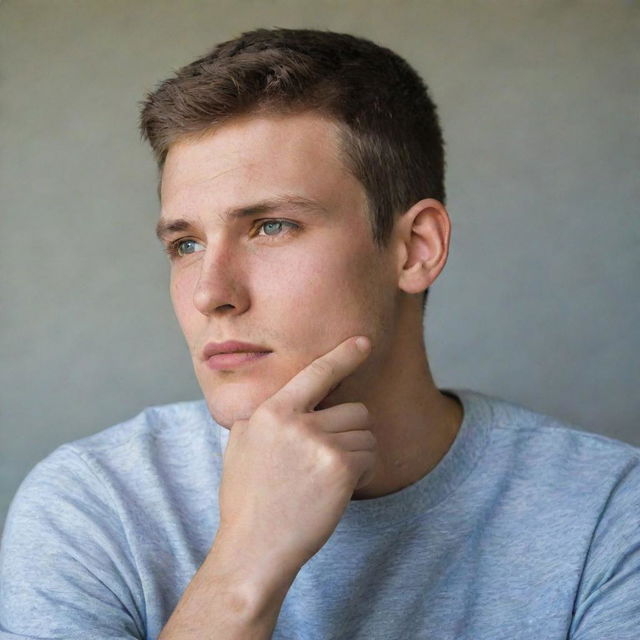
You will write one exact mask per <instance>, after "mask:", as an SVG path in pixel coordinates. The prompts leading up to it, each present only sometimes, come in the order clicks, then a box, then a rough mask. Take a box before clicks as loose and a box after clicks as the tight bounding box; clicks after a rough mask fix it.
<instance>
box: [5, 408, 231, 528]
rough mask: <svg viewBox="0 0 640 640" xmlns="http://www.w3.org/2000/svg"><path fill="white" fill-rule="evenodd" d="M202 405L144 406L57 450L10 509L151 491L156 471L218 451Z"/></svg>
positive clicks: (101, 501)
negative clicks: (197, 454)
mask: <svg viewBox="0 0 640 640" xmlns="http://www.w3.org/2000/svg"><path fill="white" fill-rule="evenodd" d="M219 429H221V427H218V425H216V423H215V421H214V420H213V419H212V417H211V415H210V414H209V412H208V409H207V406H206V403H205V401H204V400H199V401H191V402H178V403H173V404H167V405H158V406H152V407H147V408H146V409H144V410H143V411H141V412H140V413H139V414H138V415H136V416H134V417H133V418H130V419H128V420H125V421H123V422H121V423H119V424H116V425H114V426H112V427H109V428H107V429H104V430H102V431H100V432H98V433H95V434H93V435H90V436H87V437H84V438H81V439H78V440H74V441H71V442H68V443H65V444H62V445H61V446H59V447H57V448H56V449H55V450H54V451H52V452H51V453H50V454H49V455H48V456H46V457H45V458H44V459H43V460H41V461H40V462H38V463H37V464H36V465H35V466H34V467H33V468H32V469H31V471H30V472H29V474H28V475H27V476H26V478H25V479H24V480H23V482H22V483H21V485H20V487H19V489H18V492H17V493H16V496H15V497H14V501H13V503H12V510H13V511H14V515H15V511H27V512H32V511H33V510H36V511H37V510H38V509H41V508H43V507H45V506H46V503H47V502H49V501H51V500H57V499H60V498H61V497H62V496H64V498H65V499H66V500H70V501H76V502H82V503H85V504H87V503H91V504H94V505H96V504H103V506H104V507H105V508H107V507H108V505H109V504H110V503H113V502H114V501H115V502H120V500H119V499H117V498H116V496H117V494H118V493H119V492H121V491H122V490H124V489H125V487H126V488H127V490H128V491H129V492H131V490H133V489H139V490H144V489H149V488H150V487H152V486H153V482H154V477H155V476H156V475H157V474H156V473H155V472H154V470H162V469H163V468H165V467H166V465H167V463H168V462H167V461H170V460H176V459H182V460H188V459H189V458H190V452H191V451H199V450H201V451H204V450H205V449H207V447H206V446H204V445H203V443H205V444H207V445H208V449H209V450H212V449H215V448H216V444H217V442H218V437H219V436H218V430H219Z"/></svg>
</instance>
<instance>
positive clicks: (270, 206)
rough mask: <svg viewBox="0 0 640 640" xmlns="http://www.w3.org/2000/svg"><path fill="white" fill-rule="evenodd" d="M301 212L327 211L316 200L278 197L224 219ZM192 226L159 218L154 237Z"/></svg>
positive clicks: (229, 213) (161, 237)
mask: <svg viewBox="0 0 640 640" xmlns="http://www.w3.org/2000/svg"><path fill="white" fill-rule="evenodd" d="M283 209H284V210H287V209H290V210H303V211H306V212H309V213H316V214H317V213H319V214H327V213H328V212H327V210H326V209H325V208H324V207H323V206H322V205H321V204H320V203H319V202H317V201H316V200H311V199H309V198H303V197H302V196H289V195H284V196H278V197H277V198H271V199H269V200H261V201H260V202H256V203H254V204H250V205H247V206H244V207H233V208H231V209H227V210H226V211H225V212H224V217H225V218H227V219H229V220H240V219H242V218H248V217H251V216H256V215H261V214H263V213H270V212H273V211H282V210H283ZM192 227H193V224H192V223H191V222H189V221H188V220H185V219H184V218H176V219H173V220H167V219H163V218H160V220H158V224H157V225H156V236H157V238H158V240H160V241H162V240H164V239H165V238H166V237H167V236H169V235H171V234H172V233H177V232H181V231H187V230H189V229H191V228H192Z"/></svg>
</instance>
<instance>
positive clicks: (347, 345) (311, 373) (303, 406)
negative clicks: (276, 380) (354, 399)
mask: <svg viewBox="0 0 640 640" xmlns="http://www.w3.org/2000/svg"><path fill="white" fill-rule="evenodd" d="M370 348H371V341H370V340H369V339H368V338H367V337H365V336H356V337H351V338H347V339H346V340H344V341H343V342H341V343H340V344H339V345H338V346H337V347H334V348H333V349H332V350H331V351H328V352H327V353H325V354H324V355H322V356H320V357H318V358H316V359H315V360H314V361H313V362H311V363H310V364H308V365H307V366H306V367H305V368H304V369H302V371H300V372H298V373H297V374H296V375H295V376H293V378H291V380H289V382H287V384H285V385H284V386H283V387H282V388H281V389H280V390H279V391H277V392H276V393H275V394H274V395H273V396H272V399H273V400H276V401H284V402H285V403H287V404H288V405H289V406H290V407H291V409H292V410H293V411H296V412H300V413H306V412H308V411H311V410H312V409H313V407H315V406H316V405H317V404H318V403H319V402H320V401H321V400H322V399H323V398H325V397H326V396H327V394H328V393H329V392H330V391H331V389H332V388H333V387H334V386H337V384H338V383H339V382H340V381H341V380H342V379H344V378H346V377H347V376H348V375H349V374H350V373H353V372H354V371H355V370H356V369H357V368H358V367H359V366H360V365H361V364H362V363H363V362H364V361H365V360H366V358H367V356H368V355H369V351H370Z"/></svg>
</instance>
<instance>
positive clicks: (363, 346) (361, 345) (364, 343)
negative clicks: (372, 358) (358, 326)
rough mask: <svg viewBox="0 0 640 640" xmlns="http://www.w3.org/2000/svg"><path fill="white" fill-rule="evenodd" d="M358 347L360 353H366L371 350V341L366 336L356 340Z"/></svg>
mask: <svg viewBox="0 0 640 640" xmlns="http://www.w3.org/2000/svg"><path fill="white" fill-rule="evenodd" d="M356 346H357V347H358V349H360V351H366V350H367V349H368V348H369V340H368V339H367V338H365V337H364V336H360V337H359V338H356Z"/></svg>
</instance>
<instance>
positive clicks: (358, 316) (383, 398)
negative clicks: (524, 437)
mask: <svg viewBox="0 0 640 640" xmlns="http://www.w3.org/2000/svg"><path fill="white" fill-rule="evenodd" d="M284 197H296V198H305V199H307V200H309V201H314V202H316V203H317V204H318V209H319V210H321V211H318V212H311V211H308V210H304V209H301V208H293V207H291V206H286V207H281V208H280V209H277V210H272V211H269V212H266V213H264V212H263V213H259V214H256V215H254V216H251V217H243V218H240V219H230V218H229V217H228V216H227V212H228V211H229V210H230V209H234V208H238V207H248V206H251V205H255V204H256V203H257V202H262V201H265V200H273V199H275V198H284ZM161 200H162V214H161V219H162V221H163V222H170V221H175V220H176V219H183V220H185V221H187V222H188V223H189V225H190V228H189V229H188V230H184V231H180V232H172V233H171V234H170V235H168V236H167V237H166V238H165V242H166V243H172V242H176V241H179V240H181V239H182V240H185V239H186V240H193V242H191V243H187V244H185V243H184V242H183V244H182V247H183V250H187V251H189V252H190V253H186V254H185V255H182V256H174V257H173V259H172V266H171V298H172V302H173V305H174V309H175V313H176V317H177V319H178V321H179V323H180V326H181V328H182V331H183V333H184V335H185V338H186V341H187V344H188V346H189V349H190V352H191V356H192V359H193V364H194V370H195V373H196V376H197V378H198V381H199V383H200V386H201V387H202V390H203V393H204V396H205V398H206V400H207V404H208V407H209V410H210V412H211V414H212V416H213V417H214V418H215V419H216V421H217V422H218V423H219V424H221V425H222V426H224V427H226V428H229V429H233V425H234V423H236V422H237V421H242V420H249V419H250V417H251V416H252V415H253V414H254V412H255V411H256V409H257V408H258V407H259V406H260V405H261V404H262V403H264V402H265V401H266V400H267V399H269V398H270V397H272V396H273V395H274V394H275V393H276V392H277V391H278V390H280V389H281V388H282V387H283V386H284V385H285V384H286V383H287V382H288V381H289V380H291V379H292V378H293V377H294V376H295V375H296V374H297V373H299V372H300V371H301V370H302V369H303V368H304V367H306V366H307V365H309V364H310V363H311V362H312V361H313V360H315V359H316V358H318V357H319V356H321V355H323V354H326V353H328V352H329V351H331V350H332V349H334V348H335V347H336V346H337V345H338V344H340V343H342V342H343V341H344V340H346V339H347V338H349V337H350V336H357V335H364V336H367V337H368V338H369V340H370V341H371V353H370V355H369V357H368V358H367V360H366V361H365V362H364V363H362V365H361V366H359V367H358V369H357V370H355V371H354V372H353V373H352V374H351V375H348V376H347V377H345V378H344V379H343V380H342V382H341V383H340V386H339V387H338V388H337V389H336V390H335V391H333V392H332V393H330V394H329V395H328V396H327V397H326V398H325V399H324V400H323V401H321V402H320V404H319V405H318V406H317V408H318V409H325V408H328V407H332V406H336V405H339V404H341V403H347V402H360V403H363V404H364V405H365V406H366V407H367V409H368V410H369V417H370V428H371V430H372V431H373V433H374V434H375V436H376V439H377V442H378V452H379V453H378V457H377V461H376V465H375V469H374V473H373V474H372V479H371V482H369V484H368V485H367V486H365V487H361V488H359V489H358V490H357V491H356V492H355V493H354V494H353V497H354V498H355V499H358V498H370V497H376V496H379V495H385V494H387V493H390V492H392V491H396V490H398V489H400V488H402V487H404V486H406V485H408V484H410V483H412V482H415V481H416V480H417V479H418V478H420V477H422V476H423V475H424V474H425V473H427V472H428V471H429V470H430V469H432V468H433V467H434V466H435V464H437V462H438V461H439V460H440V459H441V458H442V456H443V455H444V453H446V451H447V450H448V448H449V446H450V445H451V443H452V441H453V439H454V438H455V435H456V433H457V430H458V428H459V425H460V422H461V419H462V410H461V408H460V406H459V404H458V402H457V401H456V400H454V399H452V398H450V397H448V396H445V395H443V394H441V393H440V392H439V390H438V389H437V388H436V387H435V385H434V383H433V379H432V377H431V373H430V370H429V366H428V362H427V356H426V352H425V348H424V342H423V337H422V335H423V326H422V314H421V294H422V292H423V291H424V289H426V288H427V287H428V286H430V284H431V283H432V282H433V281H434V280H435V279H436V277H437V276H438V274H439V273H440V272H441V270H442V268H443V267H444V264H445V263H446V259H447V255H448V247H449V237H450V222H449V217H448V215H447V212H446V210H445V209H444V207H443V206H442V204H441V203H439V202H437V201H435V200H430V199H426V200H422V201H420V202H418V203H416V204H415V205H414V206H412V207H411V208H410V209H409V210H407V211H406V212H404V213H403V214H402V215H401V216H400V217H399V218H398V220H397V222H396V225H395V228H394V233H393V236H392V239H391V242H390V244H389V246H388V248H386V249H384V250H379V249H378V248H377V247H376V246H375V245H374V243H373V239H372V235H371V227H370V221H369V218H368V213H367V208H366V198H365V193H364V189H363V187H362V185H361V184H360V183H359V181H358V180H356V179H355V178H354V177H353V176H352V175H351V174H350V173H349V172H348V171H347V170H346V169H345V165H344V163H343V162H342V159H341V157H340V153H339V145H338V133H337V129H336V127H335V126H334V125H333V123H331V122H330V121H328V120H326V119H324V118H322V117H320V116H318V115H316V114H312V113H304V114H299V115H295V116H291V115H288V116H286V117H276V116H257V115H253V116H247V117H243V118H236V119H233V120H231V121H229V122H228V123H226V124H225V125H223V126H222V127H219V128H217V129H215V130H214V131H213V132H210V133H208V134H206V135H202V136H199V137H194V138H190V139H182V140H180V141H178V142H177V143H175V144H174V145H173V146H172V147H171V149H170V150H169V154H168V156H167V160H166V164H165V167H164V172H163V179H162V185H161ZM268 219H271V220H272V223H271V225H267V226H266V227H265V226H264V222H265V221H266V220H268ZM281 220H285V221H288V222H290V223H294V224H295V225H296V227H297V228H296V227H293V226H290V225H288V224H287V223H286V222H285V223H283V224H282V225H279V224H278V221H281ZM261 224H262V225H263V226H262V227H260V225H261ZM269 234H271V235H269ZM225 340H242V341H246V342H251V343H254V344H258V345H261V346H263V347H264V348H265V349H267V350H269V351H271V353H270V354H269V355H268V356H266V357H265V358H262V359H259V360H257V361H255V362H254V363H251V364H248V365H243V366H240V367H236V368H230V369H229V370H226V371H212V370H211V369H209V368H208V367H207V366H206V364H205V362H204V361H203V359H202V350H203V348H204V346H205V345H206V344H207V343H208V342H210V341H215V342H222V341H225Z"/></svg>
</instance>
